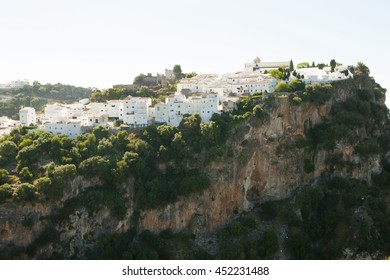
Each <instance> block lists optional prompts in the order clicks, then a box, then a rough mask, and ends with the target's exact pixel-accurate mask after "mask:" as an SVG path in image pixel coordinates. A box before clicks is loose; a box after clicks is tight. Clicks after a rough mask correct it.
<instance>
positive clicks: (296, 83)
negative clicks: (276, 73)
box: [288, 79, 305, 91]
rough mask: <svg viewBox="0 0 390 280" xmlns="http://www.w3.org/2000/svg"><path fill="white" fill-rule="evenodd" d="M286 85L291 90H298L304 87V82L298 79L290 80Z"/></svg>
mask: <svg viewBox="0 0 390 280" xmlns="http://www.w3.org/2000/svg"><path fill="white" fill-rule="evenodd" d="M288 86H289V88H290V90H291V91H299V90H304V89H305V83H304V82H302V80H299V79H294V80H292V81H291V82H290V83H289V85H288Z"/></svg>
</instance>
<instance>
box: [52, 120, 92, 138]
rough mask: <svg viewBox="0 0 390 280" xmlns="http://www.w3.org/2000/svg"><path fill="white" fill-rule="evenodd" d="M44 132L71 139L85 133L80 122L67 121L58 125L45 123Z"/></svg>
mask: <svg viewBox="0 0 390 280" xmlns="http://www.w3.org/2000/svg"><path fill="white" fill-rule="evenodd" d="M45 130H47V131H49V132H51V133H52V134H53V135H58V134H64V135H67V136H69V137H71V138H75V137H77V135H80V134H82V133H84V132H85V130H84V127H83V126H82V125H81V121H79V120H78V121H69V122H59V123H45Z"/></svg>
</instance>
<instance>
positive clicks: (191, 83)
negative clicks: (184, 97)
mask: <svg viewBox="0 0 390 280" xmlns="http://www.w3.org/2000/svg"><path fill="white" fill-rule="evenodd" d="M219 79H220V77H219V76H218V75H216V74H203V75H197V76H194V77H192V78H184V79H181V80H180V82H179V83H177V91H178V92H182V91H185V90H188V91H190V92H201V93H205V92H207V87H208V86H209V85H211V84H213V83H215V82H216V81H217V80H219Z"/></svg>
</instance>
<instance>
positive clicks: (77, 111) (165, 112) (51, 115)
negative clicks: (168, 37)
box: [0, 57, 352, 137]
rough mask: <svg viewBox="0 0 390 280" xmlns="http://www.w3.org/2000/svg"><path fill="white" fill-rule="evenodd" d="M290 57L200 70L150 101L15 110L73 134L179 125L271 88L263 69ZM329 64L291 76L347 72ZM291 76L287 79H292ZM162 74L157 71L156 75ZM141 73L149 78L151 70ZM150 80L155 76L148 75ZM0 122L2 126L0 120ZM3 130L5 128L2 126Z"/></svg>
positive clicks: (27, 120) (313, 78)
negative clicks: (232, 69) (228, 69)
mask: <svg viewBox="0 0 390 280" xmlns="http://www.w3.org/2000/svg"><path fill="white" fill-rule="evenodd" d="M289 64H290V62H288V61H281V62H261V60H260V59H259V58H258V57H256V58H255V59H254V60H253V62H251V63H246V64H245V66H244V70H243V71H240V72H236V73H229V74H224V75H216V74H203V75H197V76H195V77H192V78H184V79H182V80H180V82H179V83H178V84H177V92H176V93H175V94H174V95H171V96H168V97H166V98H165V102H164V103H159V104H154V105H153V104H152V100H151V98H146V97H133V96H128V97H127V98H125V99H123V100H108V101H106V102H91V103H90V102H89V100H88V99H83V100H80V101H79V102H78V103H75V104H58V103H55V104H48V105H46V107H45V110H44V113H43V114H40V115H39V116H36V113H35V109H34V108H29V107H25V108H22V109H21V110H20V112H19V115H20V124H21V125H30V124H37V123H39V124H40V129H44V130H47V131H50V132H51V133H53V134H54V135H57V134H65V135H67V136H69V137H76V136H77V135H79V134H82V133H85V132H87V131H91V130H92V128H93V127H95V126H100V125H102V126H105V127H111V126H113V125H114V122H116V124H117V125H118V124H120V123H122V125H123V126H127V127H144V126H147V125H149V124H151V123H167V124H169V125H173V126H178V125H179V124H180V122H181V121H182V119H183V117H184V116H186V115H192V114H195V113H198V114H199V115H200V116H201V118H202V120H203V121H209V120H210V119H211V117H212V116H213V114H215V113H220V112H221V111H223V110H229V109H231V108H232V106H231V105H232V104H233V103H235V101H237V100H238V99H239V98H240V97H242V96H250V95H253V94H254V93H255V92H268V93H271V92H274V91H275V88H276V85H277V83H278V81H277V80H276V79H275V78H273V77H271V76H270V75H269V74H267V73H268V72H269V71H270V70H272V69H278V68H280V67H288V65H289ZM331 70H332V69H331V68H330V67H324V68H323V69H319V68H314V67H313V68H302V69H295V70H294V71H295V73H294V75H295V76H298V75H299V77H300V78H301V80H302V81H304V82H305V83H313V82H319V83H325V82H331V81H336V80H342V79H348V78H351V77H352V74H351V72H350V71H349V69H348V67H346V66H337V67H335V69H334V71H331ZM295 76H291V77H290V81H291V80H292V79H295ZM161 77H162V76H159V75H158V77H156V79H157V80H156V81H155V82H158V81H159V80H158V79H161ZM144 78H146V79H148V78H150V79H152V78H153V79H154V78H155V77H152V76H149V77H148V76H145V77H144ZM167 78H168V79H172V78H173V76H172V73H171V71H168V70H167V71H166V73H165V75H164V79H167ZM153 81H154V80H153ZM18 124H19V122H18V123H13V124H10V123H9V120H7V121H6V120H3V121H2V122H1V119H0V131H1V128H2V127H5V126H7V125H8V126H10V125H18ZM2 125H3V126H2ZM3 131H5V130H3Z"/></svg>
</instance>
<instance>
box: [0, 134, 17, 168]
mask: <svg viewBox="0 0 390 280" xmlns="http://www.w3.org/2000/svg"><path fill="white" fill-rule="evenodd" d="M17 154H18V146H16V144H15V143H14V142H12V141H8V140H7V141H4V142H2V143H0V166H5V165H7V164H10V163H12V162H14V161H15V157H16V155H17Z"/></svg>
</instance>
